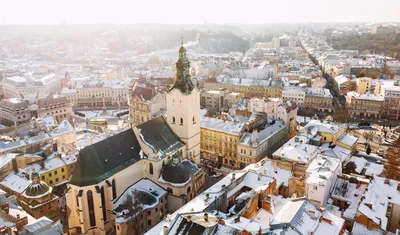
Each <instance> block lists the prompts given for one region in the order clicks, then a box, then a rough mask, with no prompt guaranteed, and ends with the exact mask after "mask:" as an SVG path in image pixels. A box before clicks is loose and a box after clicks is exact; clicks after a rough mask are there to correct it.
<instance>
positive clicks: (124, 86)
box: [60, 77, 132, 107]
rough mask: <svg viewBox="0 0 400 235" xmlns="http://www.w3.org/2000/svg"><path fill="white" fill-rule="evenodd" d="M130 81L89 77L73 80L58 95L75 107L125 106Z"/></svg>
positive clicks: (127, 79)
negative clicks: (65, 98)
mask: <svg viewBox="0 0 400 235" xmlns="http://www.w3.org/2000/svg"><path fill="white" fill-rule="evenodd" d="M131 81H132V79H130V78H122V79H114V80H98V79H93V78H91V77H84V78H75V79H71V80H70V82H69V87H63V88H62V89H61V91H60V95H61V96H64V97H67V99H68V101H69V102H70V103H72V104H74V106H75V107H85V106H88V107H91V106H95V107H104V106H106V107H107V106H127V105H128V99H129V97H128V95H129V92H130V85H131Z"/></svg>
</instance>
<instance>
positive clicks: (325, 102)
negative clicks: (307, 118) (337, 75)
mask: <svg viewBox="0 0 400 235" xmlns="http://www.w3.org/2000/svg"><path fill="white" fill-rule="evenodd" d="M332 106H333V96H332V95H331V92H330V91H329V89H326V88H317V89H316V88H310V89H308V90H307V91H306V97H305V99H304V106H303V107H304V108H307V109H314V110H318V111H322V112H332Z"/></svg>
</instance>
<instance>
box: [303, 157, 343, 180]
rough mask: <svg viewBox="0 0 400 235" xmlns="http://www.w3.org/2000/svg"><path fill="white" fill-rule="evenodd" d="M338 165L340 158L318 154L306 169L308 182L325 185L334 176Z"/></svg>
mask: <svg viewBox="0 0 400 235" xmlns="http://www.w3.org/2000/svg"><path fill="white" fill-rule="evenodd" d="M339 166H340V159H338V158H335V157H328V156H324V155H318V156H317V157H316V158H314V160H313V161H312V162H311V163H310V165H309V166H308V168H307V170H306V174H307V179H306V182H307V183H308V184H319V185H325V183H326V182H327V181H328V180H329V179H330V178H331V177H333V176H334V174H335V172H337V170H338V167H339Z"/></svg>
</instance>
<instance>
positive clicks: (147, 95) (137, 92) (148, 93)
mask: <svg viewBox="0 0 400 235" xmlns="http://www.w3.org/2000/svg"><path fill="white" fill-rule="evenodd" d="M155 94H156V93H155V92H153V89H151V88H147V87H141V86H136V87H135V88H134V90H133V92H132V97H139V98H140V99H143V100H151V99H152V98H153V97H154V95H155Z"/></svg>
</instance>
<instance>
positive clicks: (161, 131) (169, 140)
mask: <svg viewBox="0 0 400 235" xmlns="http://www.w3.org/2000/svg"><path fill="white" fill-rule="evenodd" d="M137 128H138V129H140V138H141V139H142V140H143V142H144V143H145V144H146V145H148V146H149V147H150V148H151V149H152V150H153V151H154V152H156V153H157V154H158V157H159V158H160V159H162V158H164V157H166V156H167V155H168V154H170V153H173V152H174V151H176V150H178V149H180V148H182V147H183V146H185V143H184V142H183V141H182V140H181V139H180V138H179V137H178V136H177V135H176V134H175V132H174V131H173V130H172V129H171V127H170V126H169V125H168V123H167V121H166V120H165V118H164V117H163V116H162V115H161V116H158V117H155V118H153V119H151V120H149V121H147V122H144V123H142V124H140V125H138V126H137Z"/></svg>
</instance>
